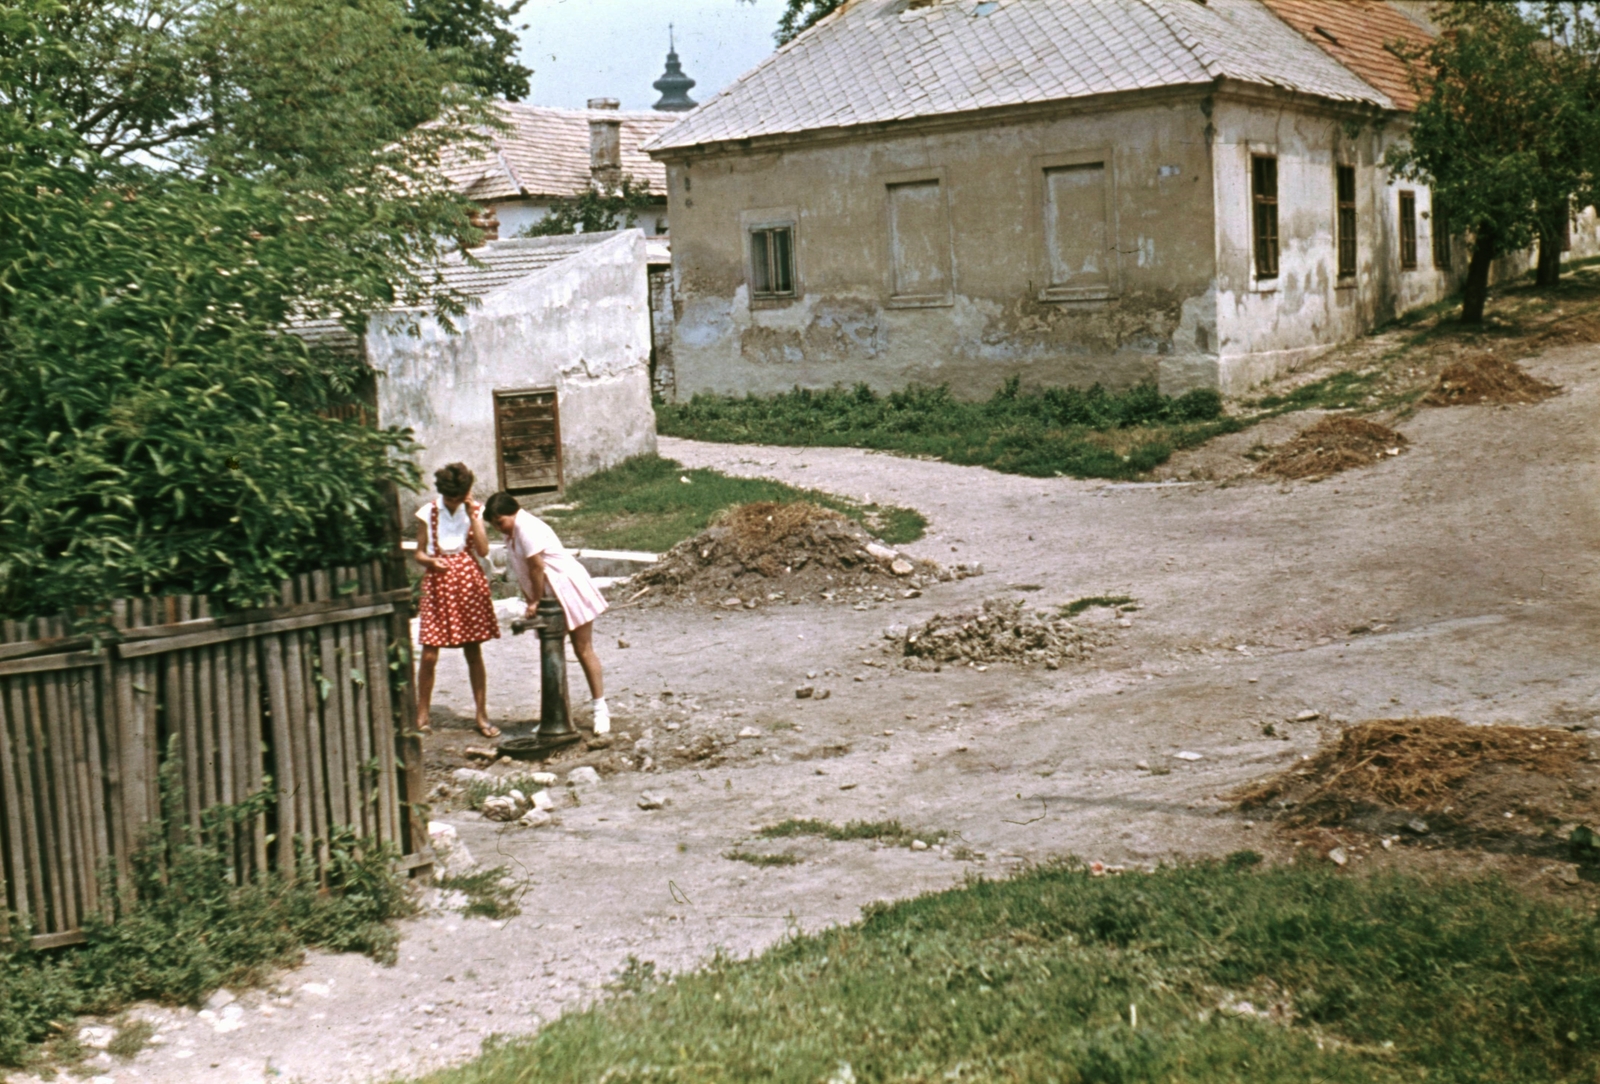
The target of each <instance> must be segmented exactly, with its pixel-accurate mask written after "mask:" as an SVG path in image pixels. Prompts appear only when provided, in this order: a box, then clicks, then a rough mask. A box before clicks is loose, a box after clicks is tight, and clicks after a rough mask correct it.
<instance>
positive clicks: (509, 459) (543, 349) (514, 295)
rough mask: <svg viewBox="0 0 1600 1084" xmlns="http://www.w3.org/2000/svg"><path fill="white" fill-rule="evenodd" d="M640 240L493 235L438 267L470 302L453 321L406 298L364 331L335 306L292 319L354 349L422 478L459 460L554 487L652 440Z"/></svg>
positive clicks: (369, 403)
mask: <svg viewBox="0 0 1600 1084" xmlns="http://www.w3.org/2000/svg"><path fill="white" fill-rule="evenodd" d="M646 246H647V242H646V239H645V235H644V233H643V232H642V231H640V230H638V229H631V230H617V231H614V232H611V233H588V234H569V235H565V236H559V237H530V238H521V239H513V240H504V241H490V242H488V243H487V244H485V245H483V246H482V247H480V248H477V249H473V250H472V251H471V257H472V259H471V260H467V259H464V258H463V257H462V256H461V254H460V253H457V254H456V255H454V256H453V257H451V258H450V259H449V260H448V261H447V262H446V263H445V265H444V267H443V268H442V272H443V277H444V278H445V280H446V281H447V283H448V284H449V285H451V286H452V287H454V288H456V289H457V290H459V291H460V292H461V293H462V294H464V295H466V296H467V297H469V298H471V299H472V302H473V303H472V306H471V307H470V308H469V310H468V311H467V313H466V314H465V315H464V316H460V317H456V318H455V319H454V321H453V323H454V325H455V330H454V332H452V331H450V330H448V329H446V328H445V327H443V326H442V325H441V324H440V323H439V322H438V321H437V320H435V319H434V318H433V317H431V316H429V315H427V314H426V313H421V312H414V311H408V310H398V311H395V312H391V313H385V314H380V315H377V316H373V317H371V318H370V319H369V320H368V321H367V330H366V334H365V335H364V336H362V337H356V336H353V335H351V334H350V333H349V332H348V331H346V330H345V329H344V328H343V327H342V325H340V324H339V323H338V322H336V321H332V320H322V321H313V322H307V323H302V324H300V325H299V326H297V327H296V328H295V332H296V333H297V334H299V335H301V336H302V337H303V338H306V339H307V340H310V341H313V342H319V343H321V344H323V345H325V346H328V347H330V348H332V349H336V350H343V351H348V352H351V353H355V354H359V355H361V356H364V357H365V359H366V361H367V364H368V366H369V367H370V369H371V371H372V374H373V379H372V382H371V383H372V386H371V387H370V388H368V389H367V391H366V394H365V395H364V396H363V398H364V399H365V410H366V411H368V413H369V415H370V412H371V411H374V410H375V411H376V415H377V421H379V422H380V423H381V424H383V425H399V426H407V427H409V428H410V429H411V430H412V432H413V433H414V434H415V437H416V439H417V441H418V443H420V444H421V445H422V446H423V449H424V450H423V453H422V455H421V457H420V462H421V464H422V467H423V480H422V481H423V491H424V492H431V488H430V487H431V486H432V472H433V470H434V469H436V468H437V467H439V466H442V465H444V464H445V463H449V462H452V461H455V460H460V461H461V462H464V463H466V464H467V466H469V467H471V468H472V471H473V473H474V474H476V475H477V477H478V491H479V494H480V496H486V495H487V494H489V493H492V492H494V491H495V490H496V489H506V490H509V491H510V492H512V493H514V494H517V495H519V496H538V495H539V494H546V493H552V494H553V493H558V492H560V491H561V490H562V489H563V488H564V486H565V484H566V483H569V482H571V481H574V480H576V479H578V478H582V477H583V476H585V475H588V474H592V473H594V472H595V471H598V470H603V469H605V468H606V467H611V466H615V465H616V464H618V463H620V462H622V461H623V460H624V459H627V458H629V457H630V456H635V455H642V454H644V453H647V452H653V451H655V447H656V432H655V413H654V411H653V409H652V408H651V404H650V375H649V362H650V313H649V304H650V299H649V291H648V287H647V285H646V281H645V262H646V258H647V257H646Z"/></svg>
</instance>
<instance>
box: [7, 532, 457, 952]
mask: <svg viewBox="0 0 1600 1084" xmlns="http://www.w3.org/2000/svg"><path fill="white" fill-rule="evenodd" d="M396 580H399V581H400V582H401V583H403V582H404V581H403V576H397V575H396V574H395V573H394V571H392V570H391V571H390V574H389V576H388V578H387V580H386V578H385V575H384V566H383V565H382V564H381V563H379V562H373V563H371V564H369V565H364V566H361V567H358V568H337V569H331V570H328V571H323V572H313V573H307V574H305V575H301V576H298V577H296V578H295V579H293V580H291V581H288V582H286V583H284V584H283V587H282V591H281V595H280V600H279V602H280V604H279V605H277V606H274V607H272V608H270V609H261V610H252V611H247V612H235V613H213V612H212V608H211V606H210V605H209V602H208V600H207V599H206V598H204V597H199V596H194V597H191V596H185V595H176V596H163V597H155V598H138V599H124V600H120V601H118V602H116V603H114V604H113V606H112V613H113V625H114V626H115V631H114V632H113V633H112V634H110V636H109V637H106V638H102V639H101V641H100V642H99V643H98V644H96V642H95V641H94V640H92V639H90V638H88V637H84V636H74V635H71V633H70V625H69V623H68V621H67V620H66V619H65V618H51V619H38V620H35V621H29V622H13V621H8V622H5V623H4V624H3V626H0V818H3V830H0V935H3V934H5V933H6V932H7V927H6V922H7V919H6V911H7V910H9V911H11V912H14V913H16V914H17V915H19V916H22V918H23V920H24V921H25V922H27V923H29V924H30V925H31V926H32V927H33V929H34V931H35V933H34V944H35V945H36V946H38V947H51V946H55V945H63V944H70V943H72V942H74V941H77V940H80V939H81V937H82V934H81V932H80V930H81V925H82V923H83V920H84V918H85V917H86V916H87V915H88V914H90V913H92V912H95V911H97V910H101V909H102V908H103V905H104V904H105V902H106V900H107V896H108V893H110V892H112V891H114V890H115V889H116V887H117V884H118V883H125V879H126V877H127V875H128V873H129V858H130V856H131V855H132V853H133V852H134V850H135V848H136V847H137V846H138V845H139V843H140V841H141V839H142V838H143V837H144V833H145V831H146V826H147V825H149V824H150V823H151V822H152V821H155V820H157V819H158V817H159V816H160V811H161V790H160V774H161V771H162V766H163V764H164V763H165V762H166V760H167V758H168V750H169V748H170V749H171V750H172V751H173V752H175V754H176V755H177V757H178V759H179V761H181V772H179V768H180V765H174V766H173V769H174V772H175V773H178V778H179V779H181V782H182V791H183V802H184V805H183V813H184V816H186V817H187V819H188V821H189V823H190V824H191V825H192V826H193V827H195V828H200V827H201V813H202V811H203V810H205V809H208V808H210V807H213V806H217V805H222V804H226V805H232V804H236V803H240V802H243V801H244V800H245V799H246V798H248V797H250V796H251V795H254V794H257V793H259V792H261V791H263V789H265V788H267V787H269V785H270V789H271V792H272V793H271V795H270V796H269V800H268V801H267V802H266V803H265V804H264V807H263V808H262V809H261V810H260V811H259V812H257V813H256V814H255V815H253V816H251V817H249V818H247V819H245V820H243V821H241V822H239V823H236V824H228V825H223V826H221V827H217V828H214V829H213V833H212V836H211V837H208V841H209V842H211V843H212V844H213V845H216V846H219V847H221V848H223V850H224V851H225V852H227V853H229V854H231V857H232V860H233V868H234V869H235V871H236V876H239V877H251V876H254V875H256V874H257V873H260V872H263V871H267V870H273V869H276V870H278V871H280V872H283V873H293V872H294V871H295V870H296V864H297V862H298V861H300V856H301V855H302V854H304V855H308V856H309V857H310V858H311V859H313V860H314V861H315V862H316V863H317V864H318V865H319V866H320V865H321V864H322V863H323V862H324V861H325V860H326V858H327V853H328V844H329V841H330V839H331V838H332V837H333V836H334V835H335V834H336V833H338V832H341V831H344V830H346V829H348V830H349V831H352V832H354V833H355V834H356V835H358V836H363V837H368V838H371V839H375V840H378V841H381V842H383V843H392V844H394V845H395V846H396V847H397V848H398V849H399V851H400V852H401V853H402V854H403V855H404V856H405V858H404V859H403V863H402V864H403V865H404V866H405V867H406V868H410V869H417V868H422V867H426V866H427V865H428V864H429V863H430V862H431V860H432V856H431V852H430V851H429V849H428V846H427V830H426V824H425V823H424V822H423V820H422V819H421V817H420V815H419V812H418V810H417V809H416V807H415V805H414V803H417V802H420V801H421V791H422V786H423V781H422V750H421V746H420V744H419V743H418V742H417V740H416V739H415V737H414V736H413V737H410V738H407V737H405V736H404V735H405V734H406V733H409V732H410V729H411V728H410V725H409V720H410V719H411V718H412V715H413V711H414V708H413V703H414V702H413V699H412V697H413V695H414V694H413V691H412V689H413V686H412V663H411V652H410V627H409V620H410V597H411V592H410V588H409V587H406V586H390V587H387V589H386V584H394V583H395V581H396ZM108 874H109V876H110V878H111V880H112V881H113V882H114V883H110V884H108V883H107V875H108Z"/></svg>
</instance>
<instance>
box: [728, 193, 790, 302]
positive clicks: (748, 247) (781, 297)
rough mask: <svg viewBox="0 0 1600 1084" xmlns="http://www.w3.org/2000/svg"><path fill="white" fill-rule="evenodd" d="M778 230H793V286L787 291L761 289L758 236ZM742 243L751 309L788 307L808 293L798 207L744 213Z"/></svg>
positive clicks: (740, 232)
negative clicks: (757, 273) (757, 253)
mask: <svg viewBox="0 0 1600 1084" xmlns="http://www.w3.org/2000/svg"><path fill="white" fill-rule="evenodd" d="M777 230H787V231H788V233H789V286H790V289H789V290H788V291H787V292H774V291H760V292H758V291H757V290H756V266H755V263H756V261H755V249H756V242H755V237H754V235H755V234H757V233H772V232H773V231H777ZM739 244H740V248H741V250H742V251H741V255H740V259H741V260H742V262H743V264H744V281H745V289H746V292H747V293H748V304H749V306H750V308H751V309H775V308H784V307H787V306H789V305H793V304H794V303H795V302H796V301H799V300H800V299H801V298H802V297H803V296H804V295H805V280H804V278H803V275H802V271H801V266H800V215H799V213H798V211H797V210H796V209H795V208H793V207H773V208H765V209H756V210H750V211H744V212H742V213H741V214H740V215H739ZM769 253H770V250H769ZM769 259H770V255H769Z"/></svg>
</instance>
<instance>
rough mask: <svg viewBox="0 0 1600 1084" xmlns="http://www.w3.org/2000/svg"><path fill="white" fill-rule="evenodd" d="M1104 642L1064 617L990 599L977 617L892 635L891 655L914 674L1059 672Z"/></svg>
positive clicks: (958, 616)
mask: <svg viewBox="0 0 1600 1084" xmlns="http://www.w3.org/2000/svg"><path fill="white" fill-rule="evenodd" d="M1090 602H1091V604H1092V605H1093V604H1099V600H1090ZM1085 608H1087V607H1085ZM1080 612H1081V611H1080ZM1102 642H1103V634H1101V633H1097V632H1095V631H1093V630H1090V629H1086V628H1082V627H1080V626H1078V625H1075V624H1073V623H1072V621H1071V620H1069V618H1068V615H1067V614H1066V613H1064V612H1055V613H1052V612H1049V611H1045V610H1033V609H1029V608H1028V607H1027V606H1026V605H1024V603H1023V601H1022V600H1021V599H1015V598H991V599H987V600H986V601H985V602H984V603H983V608H982V609H980V610H978V611H976V612H971V611H964V612H961V613H955V614H934V615H933V616H932V617H930V618H929V619H928V620H927V621H925V622H923V623H922V624H920V625H914V626H912V627H911V628H909V629H907V630H906V632H905V635H904V636H903V637H902V636H899V635H898V634H897V635H895V636H893V638H892V645H893V646H892V648H891V650H897V651H898V652H899V654H900V655H901V657H902V661H901V665H902V666H905V667H906V668H908V669H912V670H921V669H931V668H933V667H935V666H943V665H945V664H947V663H950V664H954V663H969V664H972V665H987V664H989V663H996V662H1010V663H1016V664H1018V665H1020V666H1043V667H1044V668H1045V669H1047V670H1059V669H1060V668H1061V667H1062V666H1063V665H1064V664H1066V663H1069V662H1081V661H1083V660H1084V659H1087V658H1088V657H1089V655H1090V653H1091V652H1092V651H1093V650H1094V649H1095V648H1096V647H1097V646H1099V645H1100V644H1101V643H1102Z"/></svg>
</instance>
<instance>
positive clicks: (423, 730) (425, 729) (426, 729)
mask: <svg viewBox="0 0 1600 1084" xmlns="http://www.w3.org/2000/svg"><path fill="white" fill-rule="evenodd" d="M417 733H418V734H432V733H433V724H432V723H418V724H417Z"/></svg>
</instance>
